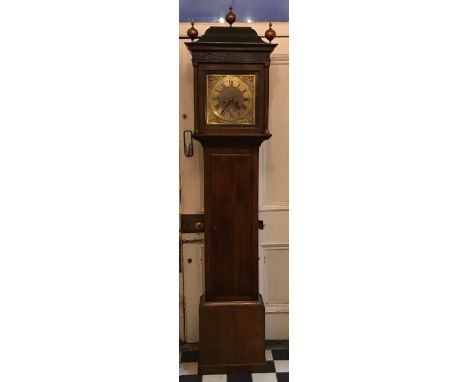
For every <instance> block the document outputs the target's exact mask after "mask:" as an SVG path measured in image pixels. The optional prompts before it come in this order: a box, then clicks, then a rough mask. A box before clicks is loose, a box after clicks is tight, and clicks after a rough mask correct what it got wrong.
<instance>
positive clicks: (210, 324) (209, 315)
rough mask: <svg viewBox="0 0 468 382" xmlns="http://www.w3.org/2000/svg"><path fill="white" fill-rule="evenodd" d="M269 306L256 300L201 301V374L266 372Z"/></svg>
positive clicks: (199, 365) (203, 299) (202, 298)
mask: <svg viewBox="0 0 468 382" xmlns="http://www.w3.org/2000/svg"><path fill="white" fill-rule="evenodd" d="M265 367H266V361H265V305H264V304H263V299H262V296H261V295H259V297H258V300H256V301H213V302H211V301H210V302H208V301H205V296H202V297H201V299H200V352H199V362H198V373H199V374H225V373H256V372H257V373H258V372H262V371H264V369H265Z"/></svg>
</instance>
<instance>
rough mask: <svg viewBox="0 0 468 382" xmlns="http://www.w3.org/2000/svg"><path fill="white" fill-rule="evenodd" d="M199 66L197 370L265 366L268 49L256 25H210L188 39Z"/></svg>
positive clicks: (260, 368)
mask: <svg viewBox="0 0 468 382" xmlns="http://www.w3.org/2000/svg"><path fill="white" fill-rule="evenodd" d="M186 46H187V48H188V49H189V50H190V53H191V55H192V63H193V68H194V106H195V107H194V110H195V116H194V130H195V131H194V134H193V137H194V138H195V139H196V140H198V141H199V142H200V143H201V144H202V146H203V159H204V161H203V162H204V163H203V166H204V169H203V172H204V209H205V213H204V215H205V216H204V222H205V224H204V226H205V229H204V233H205V254H204V258H205V285H204V287H205V288H204V294H203V296H201V298H200V307H199V312H200V327H199V329H200V349H199V363H198V368H199V373H200V374H223V373H231V372H261V371H264V370H265V366H266V361H265V306H264V303H263V300H262V296H261V295H260V294H259V289H258V229H259V222H258V167H259V163H258V162H259V155H258V151H259V147H260V145H261V144H262V142H263V141H264V140H266V139H269V138H270V137H271V134H270V133H269V131H268V118H267V117H268V87H269V83H268V78H269V64H270V54H271V52H272V51H273V49H274V48H275V46H276V44H269V43H266V42H264V41H263V40H262V39H261V38H260V37H259V36H258V35H257V33H256V32H255V31H254V30H253V29H252V28H250V27H232V26H231V27H210V28H209V29H208V30H207V31H206V32H205V35H204V36H202V37H201V38H200V39H199V40H198V41H195V42H189V43H186Z"/></svg>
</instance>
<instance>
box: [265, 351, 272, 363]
mask: <svg viewBox="0 0 468 382" xmlns="http://www.w3.org/2000/svg"><path fill="white" fill-rule="evenodd" d="M265 358H266V360H267V361H272V360H273V354H271V350H265Z"/></svg>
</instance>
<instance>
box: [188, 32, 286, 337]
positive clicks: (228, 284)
mask: <svg viewBox="0 0 468 382" xmlns="http://www.w3.org/2000/svg"><path fill="white" fill-rule="evenodd" d="M239 24H241V25H242V23H239ZM210 25H211V24H201V23H200V24H197V29H198V31H199V33H200V35H201V34H203V33H204V31H205V30H206V29H207V28H208V27H209V26H210ZM241 25H238V23H236V26H241ZM245 26H251V27H253V28H254V29H255V30H256V31H257V33H258V34H259V35H263V34H264V31H265V30H266V29H268V24H267V23H251V24H245ZM188 27H189V25H188V24H180V27H179V33H180V34H179V35H180V36H185V32H186V30H187V29H188ZM274 29H275V30H276V32H277V35H278V36H288V23H276V24H275V25H274ZM288 40H289V39H288V38H287V37H282V38H277V39H276V40H275V43H277V44H278V46H277V47H276V49H275V51H274V52H273V54H272V56H271V59H272V62H271V66H270V96H269V97H270V114H269V130H270V132H271V133H272V134H273V136H272V138H271V139H270V140H268V141H265V142H263V144H262V145H261V147H260V155H259V158H258V160H259V193H258V195H257V196H255V198H256V201H257V203H256V204H257V206H258V209H259V219H261V220H263V222H264V225H265V228H264V230H260V231H258V254H259V262H258V264H255V265H257V267H258V273H257V272H256V274H257V276H258V281H259V291H260V293H262V295H263V299H264V301H265V310H266V339H267V340H268V339H287V338H288V312H289V295H288V276H289V275H288V259H289V244H288V211H289V202H288V90H289V89H288V85H289V81H288V67H289V65H288V64H289V55H288ZM184 42H185V40H180V42H179V59H180V61H179V129H180V151H179V158H180V162H179V163H180V188H181V201H180V213H183V214H198V213H204V208H205V207H204V204H203V195H204V179H203V166H204V158H203V149H202V147H201V145H200V144H199V143H198V142H196V141H194V155H193V157H189V158H186V157H185V156H184V153H183V131H184V130H192V131H193V68H192V63H191V57H190V53H189V51H188V50H187V48H186V47H185V45H184ZM220 159H221V161H220V162H219V163H220V164H219V165H218V166H217V167H216V165H214V166H215V167H214V168H213V169H212V173H213V174H215V177H216V178H217V179H216V180H215V181H214V182H213V183H212V184H213V186H214V185H215V184H218V186H220V185H221V184H222V183H223V182H224V181H223V177H224V176H227V175H225V174H223V171H222V166H223V165H222V162H223V161H230V160H231V161H232V160H233V161H235V162H236V163H237V164H236V166H237V168H238V171H235V173H236V174H237V175H235V176H239V177H240V178H239V179H240V186H239V187H241V188H242V189H241V190H239V195H248V192H247V188H246V187H247V183H246V182H244V181H243V180H246V179H243V178H242V176H244V174H245V170H246V169H247V168H248V167H249V166H250V164H249V163H250V159H249V158H248V156H247V157H238V158H235V159H234V158H229V159H228V157H224V158H220ZM226 192H234V191H233V190H226ZM217 194H220V195H222V193H219V192H218V193H217ZM215 202H216V203H218V204H220V205H222V204H223V200H222V196H220V199H219V200H217V201H215ZM240 203H241V206H242V207H241V208H244V207H245V208H246V206H247V204H246V203H247V201H246V199H241V200H240ZM208 208H209V207H208ZM231 215H232V209H230V208H226V209H225V210H224V212H223V215H222V216H219V217H218V218H219V219H221V221H222V224H223V229H226V230H228V229H229V227H228V217H229V216H231ZM225 220H226V224H227V225H226V226H224V221H225ZM245 224H248V223H247V222H245ZM205 225H206V227H205V229H207V228H208V227H209V225H208V224H205ZM228 234H230V235H243V234H245V231H231V232H229V233H228ZM181 238H182V240H183V241H184V242H185V243H184V244H183V245H182V255H181V260H182V261H181V266H182V273H181V274H180V275H181V276H180V291H181V293H180V311H181V315H180V318H181V319H180V323H181V325H180V338H181V339H182V340H183V341H186V342H198V307H199V298H200V296H201V295H202V294H203V293H204V281H205V280H204V261H205V259H204V246H205V245H215V246H222V245H223V243H221V242H219V243H217V242H214V243H205V242H204V234H183V235H181ZM255 245H257V243H255ZM242 251H243V249H241V248H236V249H233V250H232V251H228V252H223V253H227V255H226V256H227V257H226V259H225V260H227V262H229V256H234V253H241V252H242ZM217 266H219V265H217ZM255 268H256V267H255V266H254V267H253V268H252V269H255ZM217 269H218V268H217ZM220 269H224V268H222V267H221V268H220ZM226 269H227V268H226ZM221 272H223V271H222V270H221ZM225 273H226V275H224V276H226V278H223V277H221V276H222V275H220V277H219V278H218V277H217V280H218V281H217V283H218V284H217V288H218V290H223V291H224V293H226V295H228V294H229V290H230V289H231V288H232V285H233V284H232V283H234V282H242V276H241V275H238V276H239V277H240V279H239V280H241V281H235V278H234V277H233V276H232V275H229V273H228V272H227V270H226V272H225ZM220 280H225V281H220ZM207 284H210V282H209V281H208V283H207ZM213 285H214V284H213ZM245 285H247V284H245ZM249 290H250V291H252V290H253V289H252V285H250V286H246V287H245V293H249V292H248V291H249Z"/></svg>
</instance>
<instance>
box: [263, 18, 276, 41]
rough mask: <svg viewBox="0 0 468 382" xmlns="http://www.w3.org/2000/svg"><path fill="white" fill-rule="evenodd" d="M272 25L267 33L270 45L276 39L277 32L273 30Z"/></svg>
mask: <svg viewBox="0 0 468 382" xmlns="http://www.w3.org/2000/svg"><path fill="white" fill-rule="evenodd" d="M271 25H272V24H271V23H270V28H268V29H267V30H266V31H265V37H266V39H267V40H268V41H269V42H270V43H271V41H272V40H273V39H274V38H275V37H276V32H275V31H274V30H273V29H272V28H271Z"/></svg>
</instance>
